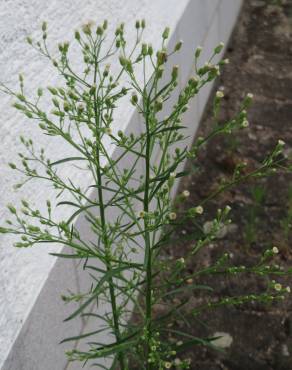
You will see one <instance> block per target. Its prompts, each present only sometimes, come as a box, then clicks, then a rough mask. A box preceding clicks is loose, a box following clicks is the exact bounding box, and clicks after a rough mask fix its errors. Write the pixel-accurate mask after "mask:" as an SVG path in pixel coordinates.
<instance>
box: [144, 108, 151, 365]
mask: <svg viewBox="0 0 292 370" xmlns="http://www.w3.org/2000/svg"><path fill="white" fill-rule="evenodd" d="M150 140H151V138H150V130H149V101H148V102H147V109H146V158H145V166H146V169H145V173H146V175H145V191H144V212H145V218H144V229H145V233H144V240H145V261H144V262H145V268H146V317H145V320H146V340H147V342H146V366H147V367H146V368H147V370H151V369H152V365H151V364H150V363H149V362H148V355H149V352H150V340H151V337H152V333H151V331H152V327H151V320H152V315H151V314H152V251H151V243H150V235H149V227H148V212H149V183H150V157H151V148H150V145H151V142H150Z"/></svg>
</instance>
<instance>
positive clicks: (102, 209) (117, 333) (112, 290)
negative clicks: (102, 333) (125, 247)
mask: <svg viewBox="0 0 292 370" xmlns="http://www.w3.org/2000/svg"><path fill="white" fill-rule="evenodd" d="M96 76H97V65H95V74H94V84H96ZM94 115H95V126H96V175H97V185H98V198H99V210H100V222H101V228H102V241H103V244H104V249H105V257H106V269H107V271H108V272H110V271H111V270H112V265H111V257H112V256H111V248H110V245H109V240H108V236H107V227H106V218H105V207H104V202H103V191H102V175H101V171H100V150H99V142H100V130H99V110H98V106H97V96H96V92H95V93H94ZM109 276H110V277H109V291H110V302H111V308H112V315H113V324H114V332H115V337H116V341H117V342H120V340H121V332H120V325H119V314H118V310H117V302H116V296H115V288H114V281H113V277H112V274H111V273H110V274H109ZM118 360H119V364H120V368H121V370H126V365H125V357H124V354H123V352H119V354H118Z"/></svg>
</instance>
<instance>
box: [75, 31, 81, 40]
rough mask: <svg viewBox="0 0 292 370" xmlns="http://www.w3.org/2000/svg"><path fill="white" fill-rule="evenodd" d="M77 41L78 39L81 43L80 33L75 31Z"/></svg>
mask: <svg viewBox="0 0 292 370" xmlns="http://www.w3.org/2000/svg"><path fill="white" fill-rule="evenodd" d="M75 39H76V40H77V41H79V40H80V33H79V31H75Z"/></svg>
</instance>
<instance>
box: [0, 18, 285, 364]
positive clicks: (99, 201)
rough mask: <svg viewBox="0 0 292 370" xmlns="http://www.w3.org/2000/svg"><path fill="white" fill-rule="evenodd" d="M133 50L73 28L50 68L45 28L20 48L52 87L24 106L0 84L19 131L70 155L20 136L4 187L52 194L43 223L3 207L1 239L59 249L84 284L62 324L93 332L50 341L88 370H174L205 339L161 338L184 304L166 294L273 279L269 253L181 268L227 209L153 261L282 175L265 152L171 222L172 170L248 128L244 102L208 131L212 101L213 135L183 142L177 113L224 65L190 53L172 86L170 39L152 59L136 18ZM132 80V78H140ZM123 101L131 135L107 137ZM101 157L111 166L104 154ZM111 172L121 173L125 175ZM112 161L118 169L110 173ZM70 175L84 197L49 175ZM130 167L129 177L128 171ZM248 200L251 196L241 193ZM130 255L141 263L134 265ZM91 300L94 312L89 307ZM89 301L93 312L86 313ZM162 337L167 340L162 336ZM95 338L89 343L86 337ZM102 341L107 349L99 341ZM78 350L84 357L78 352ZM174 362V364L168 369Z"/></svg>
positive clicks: (275, 287)
mask: <svg viewBox="0 0 292 370" xmlns="http://www.w3.org/2000/svg"><path fill="white" fill-rule="evenodd" d="M135 28H136V35H137V37H136V40H135V42H134V44H133V45H129V44H128V42H127V40H126V36H125V27H124V24H121V25H119V26H118V27H117V29H116V30H115V32H114V35H113V37H112V38H111V39H110V37H109V36H108V35H107V22H106V21H105V22H104V23H103V24H102V25H99V26H97V27H96V28H94V27H93V25H91V24H86V25H84V26H83V28H82V30H80V31H79V30H78V31H76V32H75V43H74V45H72V46H71V45H70V44H69V43H68V42H65V43H61V44H59V45H58V49H59V57H57V58H54V57H52V54H51V52H50V51H49V49H48V46H47V37H48V36H47V25H46V24H45V23H44V24H43V26H42V32H43V37H42V40H41V41H36V42H35V41H34V40H32V39H31V38H27V41H28V43H29V44H30V45H31V46H32V47H33V48H35V49H36V50H37V51H38V52H39V53H40V54H41V55H43V56H44V57H45V58H47V59H48V61H50V62H51V63H52V65H53V66H54V67H55V69H56V72H57V73H58V74H59V76H60V85H58V86H49V87H47V88H46V89H42V88H39V89H38V90H37V92H36V95H35V98H28V97H26V93H25V87H24V86H25V79H24V78H23V76H22V75H21V76H20V77H19V83H20V86H19V91H17V92H15V91H12V90H10V89H9V88H8V87H7V86H5V85H3V84H2V85H0V87H1V90H2V91H4V92H5V93H7V94H9V95H11V96H13V97H14V99H15V102H14V104H13V106H14V107H15V108H16V109H17V110H18V111H20V112H21V113H22V114H24V115H25V116H26V117H27V118H28V119H29V120H31V121H32V123H33V124H37V125H38V126H39V128H40V130H41V131H42V132H43V134H45V135H48V136H49V139H50V140H55V138H56V137H57V138H58V140H63V143H64V144H66V145H68V146H70V147H71V148H72V149H73V150H74V151H75V154H74V155H72V156H71V157H65V158H60V159H58V160H54V161H52V160H50V159H49V158H47V156H46V154H45V149H44V148H37V146H35V144H34V143H33V141H32V140H31V139H26V138H23V137H21V138H20V140H21V142H22V144H23V145H24V149H25V152H24V153H20V154H19V157H20V158H19V163H15V164H14V163H10V164H9V166H10V168H11V169H12V170H14V171H17V172H18V173H20V174H21V175H22V176H23V180H22V181H21V182H20V183H19V184H17V186H16V187H21V186H23V185H24V184H26V183H27V182H28V181H32V180H37V181H44V182H46V183H48V184H50V185H51V186H53V188H54V189H55V191H56V197H55V198H54V199H48V200H44V202H45V204H46V212H44V213H43V212H40V210H38V209H37V208H35V207H33V206H32V205H31V203H30V201H29V200H23V201H22V204H21V206H20V209H19V208H18V207H14V206H12V205H8V210H9V211H10V213H11V218H10V219H9V220H7V221H6V226H5V227H1V228H0V232H1V233H11V234H15V235H17V236H19V241H17V242H16V244H15V246H16V247H19V248H28V247H33V246H35V245H38V244H43V243H55V244H60V245H64V246H66V247H67V251H68V252H62V253H59V254H54V255H58V256H59V257H62V258H74V259H76V258H77V259H80V260H81V261H82V263H83V268H84V273H88V274H90V276H91V278H92V285H91V286H90V287H88V291H86V292H84V293H78V294H75V293H74V292H70V294H69V295H67V296H63V297H62V298H63V300H64V301H65V302H66V303H67V304H70V302H75V304H76V302H77V303H79V306H78V308H77V309H76V310H75V311H73V312H72V314H71V315H70V316H69V317H68V318H66V320H67V321H69V320H73V319H74V318H76V317H78V316H82V317H91V318H92V319H96V322H97V324H96V325H97V328H96V330H94V331H92V332H89V333H83V334H82V335H79V336H78V335H76V336H74V337H71V338H67V339H64V342H70V341H76V340H84V339H85V340H86V342H87V343H88V346H87V349H83V350H78V349H74V350H72V351H68V352H67V355H68V358H69V359H70V360H71V361H74V360H76V361H81V362H84V363H86V362H88V361H90V364H92V365H93V366H97V367H99V368H105V367H104V366H103V365H101V364H100V363H99V360H102V359H105V358H110V359H112V361H113V365H112V367H111V369H113V368H114V367H115V366H119V367H120V369H121V370H125V369H129V366H130V361H134V362H135V363H137V364H138V365H139V366H140V368H141V369H148V370H154V369H155V370H156V369H165V368H170V367H173V366H175V367H176V368H177V369H186V368H189V362H188V360H187V359H184V358H183V354H181V353H183V352H184V351H185V350H186V349H188V348H191V347H192V346H194V345H198V344H200V345H208V346H212V341H213V340H214V339H216V338H196V337H193V336H192V335H191V334H189V333H181V332H179V331H176V330H173V329H171V326H170V325H169V324H171V323H172V322H173V321H174V320H175V318H176V317H177V316H178V315H179V314H180V309H181V308H182V307H183V306H184V305H185V304H186V303H187V300H184V301H182V302H180V303H174V302H175V300H174V297H175V296H177V295H179V294H181V293H182V292H189V291H193V290H202V291H204V292H206V295H207V297H209V295H210V294H211V292H212V289H211V288H210V287H208V286H206V285H197V284H196V280H195V279H196V277H198V276H205V275H209V274H220V275H222V276H229V275H236V274H238V275H244V274H246V273H254V274H257V275H259V276H264V277H268V276H270V275H271V276H277V275H279V276H280V275H283V274H285V273H290V272H291V271H290V270H288V271H286V272H284V271H283V270H282V269H281V268H280V267H279V266H277V265H273V264H270V259H271V258H272V257H273V255H274V254H275V253H277V248H276V247H274V248H272V249H269V250H267V251H266V252H265V253H264V254H263V256H262V258H261V260H260V261H258V264H257V265H255V266H253V267H244V266H234V265H233V264H232V261H231V260H230V258H229V255H228V254H224V255H223V256H221V257H220V258H219V260H218V261H217V262H216V263H215V264H214V265H212V266H208V267H202V268H201V269H198V270H196V271H194V272H193V273H190V272H189V271H188V270H187V269H186V262H187V260H188V258H190V256H193V255H196V254H197V253H199V252H200V250H202V249H203V248H204V247H205V246H206V245H208V243H210V241H212V240H213V239H215V238H216V235H217V234H218V232H220V230H221V228H223V227H224V226H225V225H227V224H228V223H230V219H229V214H230V207H228V206H226V207H225V208H224V209H222V210H218V212H217V215H216V218H215V219H214V220H213V221H212V223H211V227H210V230H208V231H204V232H203V231H202V228H200V227H199V228H198V230H199V231H200V233H199V234H198V238H196V242H194V243H193V248H191V250H190V251H188V252H186V251H182V256H181V257H180V258H178V259H177V260H171V259H165V258H164V259H161V258H159V256H160V255H161V254H162V252H163V251H164V250H165V248H166V247H167V244H168V243H169V241H170V240H171V238H172V235H173V233H174V232H175V230H176V229H178V228H180V227H181V226H182V225H183V224H184V223H185V222H186V221H187V220H190V219H191V220H193V221H194V223H195V224H196V223H197V222H198V224H199V223H200V217H202V213H203V212H204V208H203V206H204V205H205V203H206V202H208V201H209V200H210V199H212V198H214V197H215V196H217V195H218V194H220V193H221V192H223V191H225V190H226V189H228V188H230V187H232V186H235V185H237V184H238V183H240V182H241V181H244V180H248V179H251V178H259V177H263V176H267V175H269V174H270V173H274V172H275V171H276V170H277V168H279V167H280V168H281V169H283V165H282V159H281V158H282V157H281V155H280V154H281V152H282V149H283V143H282V142H281V141H279V142H278V144H276V146H275V149H274V150H273V151H272V153H270V154H269V155H268V156H267V158H265V159H263V161H262V163H261V165H260V166H259V167H258V168H257V169H255V170H254V171H252V172H250V173H246V172H243V171H242V169H243V167H244V163H243V164H241V165H240V164H239V165H238V166H237V168H236V170H235V171H234V174H233V176H232V178H231V179H229V180H226V181H225V182H224V183H221V184H220V186H219V188H218V189H217V190H215V191H214V193H212V194H210V195H209V196H208V197H207V198H206V199H204V200H203V201H202V202H201V203H200V204H193V205H192V207H191V208H190V209H189V210H186V211H185V212H184V213H182V214H179V215H178V212H177V208H176V207H177V202H184V201H185V200H186V199H187V198H188V197H189V195H190V192H189V190H187V189H186V190H184V191H183V193H182V194H179V195H178V197H177V201H176V203H173V202H172V196H171V194H172V190H173V187H174V185H175V183H176V182H177V181H178V180H179V178H181V177H183V176H185V175H186V174H187V173H186V172H185V171H183V169H182V165H183V163H184V162H185V160H186V159H191V160H192V161H193V162H194V163H195V162H196V161H197V154H198V152H199V150H200V149H201V147H202V146H203V145H204V144H205V143H206V142H207V141H208V140H211V139H212V138H213V137H215V136H216V135H220V134H226V135H228V134H231V133H232V132H234V131H235V130H240V129H244V128H245V127H247V126H248V121H247V108H248V106H249V105H250V104H251V101H252V95H251V94H247V96H246V97H245V98H244V99H243V102H242V105H241V107H240V109H239V111H238V112H237V113H236V114H235V115H234V117H233V118H232V119H230V120H229V121H227V122H225V123H219V122H217V119H216V117H217V115H218V112H219V111H220V105H221V100H222V97H223V95H222V93H220V92H219V93H217V94H216V98H215V101H214V116H215V119H214V122H215V123H214V126H213V128H212V130H211V132H209V133H208V135H207V136H206V137H204V138H202V137H199V138H198V139H197V140H196V141H195V143H194V144H193V145H192V146H191V147H188V146H187V145H186V133H185V127H184V126H183V125H182V119H183V115H184V113H185V112H186V111H187V110H188V107H189V103H190V101H191V100H192V99H193V98H195V97H196V96H197V94H198V93H199V91H200V90H201V89H202V88H203V87H204V86H205V85H206V84H208V83H210V82H212V81H214V80H215V79H216V77H217V76H218V75H219V74H220V69H221V68H222V67H223V66H224V65H225V64H226V63H227V62H228V61H227V60H221V61H219V62H218V63H217V62H215V57H216V56H218V54H219V53H220V52H221V50H222V48H223V44H219V45H218V46H217V47H216V48H215V49H214V53H213V55H211V57H210V59H209V61H208V62H207V63H206V64H204V65H202V66H199V57H200V54H201V51H202V49H201V48H200V47H198V48H197V49H196V51H195V53H194V65H195V72H194V74H193V76H192V77H191V78H190V79H189V81H188V82H187V84H186V86H185V87H184V88H182V89H180V88H179V84H178V78H179V67H178V66H176V65H174V66H173V67H172V68H170V66H171V63H172V55H173V54H174V53H177V52H178V51H179V50H180V49H181V47H182V42H181V41H179V42H178V43H177V45H176V46H175V47H174V50H173V51H171V52H167V49H166V40H167V39H168V37H169V32H170V31H169V29H168V28H167V29H165V31H164V32H163V34H162V43H161V48H160V49H159V50H157V51H154V50H153V47H152V46H151V45H150V44H147V43H145V42H144V41H143V31H144V28H145V21H144V20H142V21H137V22H136V24H135ZM71 47H79V48H80V53H81V55H82V58H83V63H84V65H83V70H82V71H81V72H80V73H77V72H76V71H75V67H74V63H73V62H72V61H71V60H70V58H69V50H70V48H71ZM112 60H114V61H118V63H119V65H120V68H119V70H115V71H112V68H111V66H110V64H109V62H110V61H112ZM140 76H142V78H140ZM172 96H177V99H176V102H175V103H174V105H173V107H172V108H171V111H170V113H169V114H168V116H167V117H164V118H161V117H162V116H163V115H162V113H163V111H164V109H165V105H166V102H168V101H169V100H170V98H171V97H172ZM43 99H49V100H50V101H51V110H47V109H46V110H44V109H43V108H42V101H43ZM123 104H132V105H133V106H134V107H135V109H136V111H137V112H138V114H139V116H140V121H141V122H142V126H141V131H140V132H141V133H138V134H134V133H129V134H126V133H124V132H122V131H120V130H119V126H120V125H119V123H120V122H119V117H118V116H117V115H116V114H115V112H116V109H117V107H119V106H121V105H123ZM112 147H114V148H115V152H114V155H113V156H111V155H110V154H109V152H110V150H109V148H112ZM125 163H127V166H126V167H125ZM123 164H124V165H123ZM64 165H66V167H69V166H74V168H75V170H76V167H77V166H78V167H77V168H79V169H80V171H87V173H88V174H90V176H91V184H90V186H86V187H84V186H82V185H81V184H80V183H78V181H77V179H75V178H74V177H71V178H70V176H69V177H68V176H65V175H64V171H63V168H64V167H63V166H64ZM141 168H143V171H141ZM255 197H256V199H257V200H259V199H260V198H261V195H260V194H259V192H258V191H256V192H255ZM57 207H66V209H70V210H71V214H70V216H69V217H68V218H66V219H64V220H61V221H60V220H59V218H58V217H57V216H56V214H55V211H56V208H57ZM80 215H82V216H83V217H84V222H86V224H87V228H88V230H91V232H92V235H93V237H88V238H87V239H86V238H84V237H83V236H82V235H81V234H80V232H79V230H78V229H77V228H76V226H75V221H76V219H77V217H79V216H80ZM141 255H142V260H141V259H140V260H139V258H137V256H141ZM288 290H289V289H286V288H283V287H282V286H281V285H280V284H279V283H276V282H272V283H269V284H268V285H267V289H266V291H265V292H262V293H253V292H251V293H250V294H248V295H246V296H240V297H224V298H222V300H221V301H219V302H212V299H208V300H207V303H206V304H204V305H202V306H200V307H197V308H196V309H195V310H194V311H193V315H195V316H197V315H198V314H199V312H200V311H201V310H206V309H213V308H215V307H218V306H221V305H227V306H228V305H237V304H242V303H244V302H247V301H251V300H252V301H261V302H270V301H273V300H278V299H283V298H284V296H285V294H286V293H287V292H288ZM96 302H97V303H98V304H102V305H104V304H105V303H107V306H106V307H107V312H106V313H105V314H103V315H100V314H99V307H97V308H96ZM100 302H101V303H100ZM93 303H95V304H94V305H93ZM159 304H161V305H163V306H164V307H166V308H167V313H164V314H163V315H160V316H158V317H157V316H156V315H154V311H155V310H154V308H155V307H156V306H157V305H159ZM133 306H134V308H135V312H137V315H138V319H137V320H130V322H129V320H128V318H129V310H130V309H131V307H133ZM168 333H171V334H172V335H173V337H174V338H175V339H176V341H174V342H168V341H167V340H166V339H165V337H166V334H168ZM100 334H101V335H100ZM104 337H110V338H111V340H112V341H111V343H108V342H106V341H103V339H104ZM82 348H85V347H84V346H82ZM181 356H182V358H181Z"/></svg>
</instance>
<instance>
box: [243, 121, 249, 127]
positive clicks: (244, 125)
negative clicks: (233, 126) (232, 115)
mask: <svg viewBox="0 0 292 370" xmlns="http://www.w3.org/2000/svg"><path fill="white" fill-rule="evenodd" d="M248 126H249V122H248V120H247V119H245V120H243V121H242V127H248Z"/></svg>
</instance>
